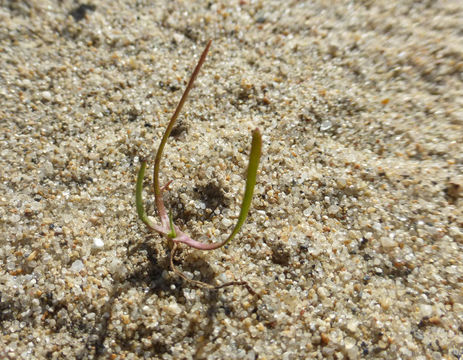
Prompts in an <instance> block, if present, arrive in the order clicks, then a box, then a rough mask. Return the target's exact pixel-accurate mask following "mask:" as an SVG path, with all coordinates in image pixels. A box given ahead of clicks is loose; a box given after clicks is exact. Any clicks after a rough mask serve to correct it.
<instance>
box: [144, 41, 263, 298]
mask: <svg viewBox="0 0 463 360" xmlns="http://www.w3.org/2000/svg"><path fill="white" fill-rule="evenodd" d="M210 46H211V40H209V42H208V43H207V46H206V48H205V49H204V51H203V53H202V55H201V57H200V59H199V61H198V63H197V65H196V67H195V69H194V71H193V74H192V75H191V78H190V81H189V82H188V85H187V87H186V89H185V91H184V92H183V95H182V97H181V99H180V102H179V103H178V105H177V108H176V109H175V112H174V114H173V115H172V118H171V119H170V121H169V124H168V125H167V129H166V131H165V133H164V135H163V137H162V139H161V143H160V144H159V147H158V150H157V152H156V157H155V160H154V172H153V190H154V198H155V206H156V209H157V212H158V216H159V218H160V220H161V224H160V225H157V224H154V223H153V222H152V221H151V220H150V219H149V218H148V216H147V215H146V212H145V209H144V207H143V198H142V191H143V178H144V175H145V170H146V161H145V160H142V161H141V166H140V170H139V171H138V177H137V185H136V205H137V213H138V217H139V218H140V220H142V221H143V222H144V223H145V225H146V226H147V227H148V228H149V229H150V230H151V231H156V232H158V233H159V234H161V235H163V236H165V237H167V238H168V239H169V241H170V242H171V243H172V244H173V247H172V250H171V253H170V266H171V268H172V270H173V271H174V272H175V273H176V274H178V275H179V276H181V277H182V278H183V279H185V280H187V281H189V282H192V283H194V284H196V285H199V286H205V287H209V288H222V287H225V286H230V285H243V286H246V288H247V289H248V290H249V292H251V293H254V291H253V290H252V289H251V287H250V286H249V285H248V284H247V283H246V282H244V281H232V282H228V283H225V284H222V285H219V286H213V285H210V284H206V283H203V282H201V281H196V280H191V279H189V278H187V277H186V276H185V274H183V273H182V272H181V271H179V270H178V269H177V268H176V267H175V266H174V262H173V259H174V255H175V253H176V251H177V249H178V245H179V244H180V243H183V244H186V245H188V246H190V247H192V248H195V249H198V250H214V249H218V248H220V247H222V246H224V245H225V244H227V243H228V242H230V241H231V240H232V239H233V238H234V237H235V236H236V234H238V232H239V231H240V229H241V227H242V226H243V224H244V222H245V220H246V217H247V216H248V212H249V208H250V207H251V200H252V195H253V192H254V187H255V185H256V175H257V168H258V167H259V160H260V155H261V151H262V136H261V134H260V131H259V129H255V130H254V131H253V132H252V143H251V153H250V156H249V165H248V171H247V178H246V188H245V191H244V196H243V202H242V204H241V210H240V213H239V216H238V221H237V223H236V225H235V227H234V228H233V230H232V232H231V234H230V235H229V236H228V237H227V239H226V240H225V241H222V242H216V243H202V242H199V241H197V240H194V239H192V238H191V237H189V236H188V235H187V234H185V233H184V232H183V231H181V230H180V229H179V228H178V227H177V226H176V225H175V224H174V220H173V217H172V212H171V211H169V215H168V214H167V212H166V207H165V205H164V200H163V198H162V193H163V191H165V190H166V189H167V188H168V186H169V184H170V183H171V182H172V181H169V182H168V183H167V184H166V185H165V186H164V187H162V188H161V187H160V185H159V169H160V166H161V159H162V152H163V150H164V147H165V145H166V143H167V139H168V138H169V135H170V132H171V131H172V128H173V127H174V124H175V121H176V120H177V118H178V115H179V113H180V111H181V110H182V107H183V105H184V104H185V101H186V99H187V96H188V93H189V92H190V90H191V88H192V87H193V83H194V81H195V79H196V77H197V76H198V73H199V70H200V69H201V66H202V65H203V63H204V61H205V59H206V56H207V53H208V51H209V48H210Z"/></svg>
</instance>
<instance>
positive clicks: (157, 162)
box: [153, 40, 212, 227]
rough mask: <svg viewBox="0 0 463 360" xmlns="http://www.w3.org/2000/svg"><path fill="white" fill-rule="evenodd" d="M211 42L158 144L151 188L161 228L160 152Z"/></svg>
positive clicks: (166, 219) (163, 212)
mask: <svg viewBox="0 0 463 360" xmlns="http://www.w3.org/2000/svg"><path fill="white" fill-rule="evenodd" d="M211 42H212V40H209V42H208V43H207V45H206V48H205V49H204V51H203V53H202V55H201V57H200V59H199V62H198V64H197V65H196V67H195V69H194V71H193V74H192V75H191V77H190V81H189V82H188V85H187V87H186V89H185V91H184V92H183V95H182V98H181V99H180V102H179V103H178V105H177V108H176V109H175V112H174V114H173V115H172V118H171V119H170V121H169V124H168V125H167V129H166V132H165V133H164V136H163V137H162V139H161V143H160V144H159V147H158V151H157V152H156V158H155V160H154V171H153V188H154V198H155V202H156V208H157V209H158V213H159V217H160V218H161V224H162V226H163V227H167V226H169V217H168V215H167V213H166V208H165V206H164V201H163V199H162V191H161V188H160V186H159V169H160V167H161V158H162V152H163V151H164V147H165V145H166V143H167V139H168V138H169V135H170V132H171V131H172V128H173V127H174V125H175V121H176V120H177V118H178V115H179V114H180V111H181V110H182V107H183V104H184V103H185V101H186V99H187V96H188V93H189V92H190V90H191V88H192V87H193V83H194V81H195V79H196V77H197V76H198V73H199V70H200V69H201V66H202V65H203V63H204V60H206V56H207V53H208V51H209V48H210V46H211Z"/></svg>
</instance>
